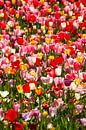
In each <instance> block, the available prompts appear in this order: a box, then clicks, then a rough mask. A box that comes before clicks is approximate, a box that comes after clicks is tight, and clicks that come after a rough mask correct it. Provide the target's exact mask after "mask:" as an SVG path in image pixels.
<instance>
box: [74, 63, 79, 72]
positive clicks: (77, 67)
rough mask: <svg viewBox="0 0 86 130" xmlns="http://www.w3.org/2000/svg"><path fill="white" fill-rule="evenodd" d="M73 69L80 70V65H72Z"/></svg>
mask: <svg viewBox="0 0 86 130" xmlns="http://www.w3.org/2000/svg"><path fill="white" fill-rule="evenodd" d="M74 69H75V70H80V69H81V64H80V63H79V62H75V63H74Z"/></svg>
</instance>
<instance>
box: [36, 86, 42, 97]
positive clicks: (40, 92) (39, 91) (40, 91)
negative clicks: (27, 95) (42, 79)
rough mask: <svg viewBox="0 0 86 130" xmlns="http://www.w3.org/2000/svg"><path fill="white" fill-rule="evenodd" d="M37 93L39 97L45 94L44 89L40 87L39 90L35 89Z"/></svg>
mask: <svg viewBox="0 0 86 130" xmlns="http://www.w3.org/2000/svg"><path fill="white" fill-rule="evenodd" d="M35 93H36V94H37V95H42V94H43V89H42V87H38V88H37V89H35Z"/></svg>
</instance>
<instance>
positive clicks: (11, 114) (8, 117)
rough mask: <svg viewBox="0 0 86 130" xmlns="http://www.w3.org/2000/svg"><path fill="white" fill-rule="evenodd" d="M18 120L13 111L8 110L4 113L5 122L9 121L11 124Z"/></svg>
mask: <svg viewBox="0 0 86 130" xmlns="http://www.w3.org/2000/svg"><path fill="white" fill-rule="evenodd" d="M17 118H18V112H17V111H15V110H14V109H10V110H8V111H7V112H6V116H5V120H9V121H11V122H13V121H15V120H17Z"/></svg>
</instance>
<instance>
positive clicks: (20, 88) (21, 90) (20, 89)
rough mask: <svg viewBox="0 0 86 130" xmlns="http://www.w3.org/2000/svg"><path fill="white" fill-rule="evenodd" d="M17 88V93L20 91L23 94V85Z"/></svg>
mask: <svg viewBox="0 0 86 130" xmlns="http://www.w3.org/2000/svg"><path fill="white" fill-rule="evenodd" d="M16 88H17V91H18V92H19V93H23V88H22V85H21V84H20V85H17V86H16Z"/></svg>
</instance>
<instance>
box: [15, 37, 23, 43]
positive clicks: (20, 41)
mask: <svg viewBox="0 0 86 130" xmlns="http://www.w3.org/2000/svg"><path fill="white" fill-rule="evenodd" d="M17 42H18V44H19V45H23V43H24V40H23V38H22V37H18V38H17Z"/></svg>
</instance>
